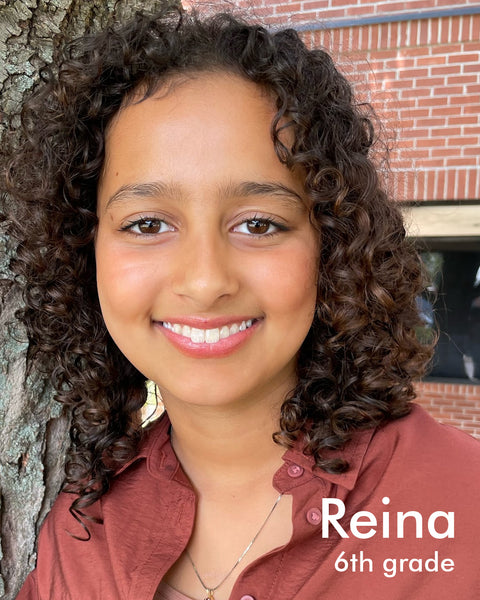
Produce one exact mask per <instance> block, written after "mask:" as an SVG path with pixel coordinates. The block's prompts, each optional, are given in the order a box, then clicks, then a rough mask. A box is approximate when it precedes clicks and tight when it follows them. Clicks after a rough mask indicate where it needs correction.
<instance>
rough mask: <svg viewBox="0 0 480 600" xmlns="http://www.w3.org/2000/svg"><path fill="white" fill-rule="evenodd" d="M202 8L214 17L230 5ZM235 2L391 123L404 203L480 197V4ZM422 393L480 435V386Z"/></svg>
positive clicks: (395, 173) (441, 386) (202, 0)
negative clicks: (292, 36) (300, 46)
mask: <svg viewBox="0 0 480 600" xmlns="http://www.w3.org/2000/svg"><path fill="white" fill-rule="evenodd" d="M184 4H187V5H188V4H191V2H187V0H185V2H184ZM194 4H195V6H197V7H198V6H202V5H203V6H204V7H205V8H206V9H207V10H208V7H213V8H214V9H218V7H219V6H221V5H222V4H225V3H222V2H221V1H218V0H217V1H211V0H210V1H208V0H195V2H194ZM229 4H230V5H231V4H233V5H235V6H237V7H239V8H241V9H242V11H245V12H246V13H247V14H249V15H250V17H253V18H256V17H257V18H259V19H260V20H261V21H262V22H264V23H267V24H270V25H272V26H276V25H281V26H287V25H288V26H292V27H295V28H296V29H298V30H299V31H300V32H302V35H303V37H304V40H305V41H306V43H307V44H309V45H311V46H316V47H318V46H323V47H325V48H327V49H328V50H329V51H330V52H331V53H332V55H333V56H334V58H335V60H336V62H337V63H338V64H339V66H340V68H341V69H342V70H343V72H344V73H345V74H346V75H347V76H348V78H349V79H350V80H351V81H352V82H353V83H354V86H355V90H356V93H357V94H358V96H359V98H360V99H362V100H363V99H365V100H367V101H370V102H371V103H372V104H373V106H374V107H375V109H376V111H377V113H378V114H379V116H380V118H381V119H382V120H383V121H384V123H385V124H386V134H387V137H388V139H389V140H390V141H391V144H392V152H391V156H390V158H391V168H392V176H391V178H390V187H391V190H392V192H393V194H394V196H395V197H396V198H397V199H398V200H417V201H418V200H425V201H428V200H466V199H468V200H478V199H480V150H479V148H480V14H479V13H480V3H479V2H473V1H472V2H458V3H455V2H452V1H451V0H450V1H445V0H409V1H406V2H396V1H378V2H374V1H369V0H357V2H352V1H351V0H350V1H348V0H298V1H297V0H290V1H281V0H236V1H234V2H230V3H227V4H226V5H227V6H228V5H229ZM455 12H457V13H458V12H460V13H462V14H457V15H454V14H452V13H455ZM432 15H433V16H432ZM479 211H480V208H479ZM479 217H480V214H479ZM417 392H418V401H419V402H420V403H421V404H423V405H424V406H425V407H426V408H427V409H428V410H429V411H430V412H431V413H432V414H433V415H434V416H435V417H437V418H438V419H439V420H441V421H443V422H445V423H450V424H452V425H455V426H457V427H460V428H462V429H464V430H466V431H467V432H468V433H471V434H472V435H475V436H476V437H478V438H480V386H475V385H462V384H458V383H455V384H453V383H440V382H439V383H430V382H424V383H420V384H418V386H417Z"/></svg>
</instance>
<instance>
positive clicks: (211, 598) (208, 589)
mask: <svg viewBox="0 0 480 600" xmlns="http://www.w3.org/2000/svg"><path fill="white" fill-rule="evenodd" d="M282 496H283V494H279V495H278V498H277V499H276V500H275V504H274V505H273V506H272V508H271V509H270V512H269V513H268V515H267V517H266V519H265V520H264V521H263V523H262V524H261V526H260V529H259V530H258V531H257V533H256V534H255V535H254V536H253V538H252V540H251V541H250V543H249V544H248V546H247V547H246V548H245V550H244V551H243V552H242V554H241V555H240V556H239V557H238V558H237V561H236V563H235V564H234V565H233V567H232V568H231V569H230V571H229V572H228V573H227V574H226V575H225V577H224V578H223V579H222V581H221V582H220V583H217V585H215V586H214V587H208V585H205V583H204V582H203V579H202V578H201V576H200V573H199V572H198V569H197V567H196V566H195V563H194V562H193V559H192V557H191V556H190V554H189V552H188V550H186V555H187V557H188V560H189V561H190V563H191V565H192V567H193V570H194V572H195V575H196V576H197V579H198V581H199V582H200V583H201V584H202V587H203V589H204V590H205V592H206V593H207V596H206V598H205V600H215V596H214V593H215V592H216V591H217V590H218V588H219V587H220V586H221V585H222V584H224V583H225V581H227V579H228V578H229V577H230V575H231V574H232V573H233V571H234V570H235V569H236V568H237V567H238V565H239V564H240V562H241V561H242V560H243V558H244V556H245V555H246V554H247V552H248V551H249V550H250V548H251V547H252V546H253V544H254V543H255V540H256V539H257V538H258V536H259V535H260V533H261V532H262V529H263V528H264V527H265V525H266V524H267V521H268V519H269V518H270V517H271V516H272V514H273V511H274V510H275V509H276V508H277V504H278V503H279V502H280V499H281V497H282Z"/></svg>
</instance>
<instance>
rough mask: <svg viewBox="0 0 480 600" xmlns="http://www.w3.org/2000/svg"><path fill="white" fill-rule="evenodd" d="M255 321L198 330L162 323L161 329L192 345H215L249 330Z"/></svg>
mask: <svg viewBox="0 0 480 600" xmlns="http://www.w3.org/2000/svg"><path fill="white" fill-rule="evenodd" d="M254 322H255V319H248V320H247V321H241V322H240V323H232V325H223V327H215V328H214V329H199V328H197V327H190V325H181V324H180V323H168V322H166V321H163V322H162V327H164V328H165V329H168V330H169V331H172V332H173V333H176V334H177V335H181V336H183V337H185V338H188V339H189V340H191V341H192V342H193V343H194V344H205V343H206V344H216V343H218V342H219V341H220V340H225V339H227V338H229V337H230V336H232V335H235V334H237V333H239V332H241V331H245V330H247V329H249V328H250V327H251V326H252V324H253V323H254Z"/></svg>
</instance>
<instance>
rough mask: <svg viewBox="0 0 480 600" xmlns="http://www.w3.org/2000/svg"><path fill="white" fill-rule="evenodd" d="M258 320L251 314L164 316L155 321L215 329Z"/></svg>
mask: <svg viewBox="0 0 480 600" xmlns="http://www.w3.org/2000/svg"><path fill="white" fill-rule="evenodd" d="M249 319H251V320H254V319H255V320H260V318H259V317H252V315H246V316H245V315H234V316H219V317H211V318H206V317H192V316H190V317H165V318H163V319H162V320H161V321H155V322H158V323H178V324H179V325H189V326H190V327H197V328H198V329H215V328H217V327H223V326H224V325H233V324H234V323H241V322H242V321H248V320H249Z"/></svg>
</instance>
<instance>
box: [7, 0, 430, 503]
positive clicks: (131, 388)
mask: <svg viewBox="0 0 480 600" xmlns="http://www.w3.org/2000/svg"><path fill="white" fill-rule="evenodd" d="M212 69H213V70H226V71H228V72H233V73H235V74H238V75H240V76H241V77H244V78H246V79H248V80H251V81H253V82H255V83H256V84H257V85H259V86H262V87H263V88H264V89H266V90H268V91H269V93H270V94H271V95H272V96H273V97H274V98H275V101H276V109H277V112H276V116H275V118H274V119H273V122H272V124H271V134H272V143H273V144H274V147H275V150H276V152H277V155H278V157H279V159H280V160H281V161H282V162H283V163H285V164H286V165H287V166H288V167H289V168H293V167H294V166H295V167H297V166H300V167H302V168H303V170H304V172H305V174H306V176H305V189H306V192H307V194H308V195H309V197H310V199H311V204H312V208H311V219H312V222H313V223H314V225H315V227H316V228H317V229H318V232H319V237H320V240H321V251H320V260H319V269H320V273H319V279H318V281H319V283H318V302H317V308H316V314H315V318H314V322H313V325H312V327H311V330H310V332H309V334H308V336H307V338H306V340H305V342H304V344H303V346H302V348H301V350H300V355H299V360H298V384H297V386H296V388H295V390H293V391H292V393H291V394H290V395H289V397H288V398H287V399H286V400H285V402H284V404H283V406H282V409H281V415H280V421H279V431H278V432H277V433H276V434H275V436H274V438H275V440H276V441H277V442H279V443H282V444H285V445H288V444H291V443H292V442H293V441H294V440H295V439H297V438H299V437H300V436H305V440H306V447H305V452H307V453H309V454H312V455H313V456H314V457H315V460H316V462H317V465H318V466H319V467H321V468H323V469H326V470H329V471H335V472H340V471H342V470H345V469H347V468H348V464H346V463H345V462H344V461H342V460H338V459H337V460H332V459H324V458H322V451H324V450H325V449H326V448H339V447H341V446H342V445H343V444H344V443H345V441H346V440H347V439H348V438H349V436H350V435H351V433H352V432H353V431H355V430H358V429H360V428H367V427H373V426H376V425H379V424H382V423H384V422H386V421H388V420H391V419H395V418H398V417H401V416H403V415H405V414H406V413H408V411H409V408H408V406H409V401H410V400H412V399H413V398H414V396H415V394H414V390H413V385H412V379H414V378H417V377H419V376H421V375H422V374H423V372H424V368H425V365H426V364H427V362H428V360H429V358H430V355H431V348H430V347H426V346H423V345H422V344H421V343H420V342H419V340H418V339H417V337H416V335H415V328H416V327H417V326H421V324H422V323H421V321H420V318H419V315H418V311H417V308H416V304H415V298H416V296H417V295H419V294H420V293H421V292H422V290H423V288H424V280H423V279H424V276H423V269H422V266H421V262H420V260H419V258H418V256H417V254H416V252H415V250H414V248H413V246H412V244H411V243H410V242H409V241H408V240H407V239H406V238H405V230H404V227H403V223H402V218H401V215H400V212H399V209H398V207H397V206H395V204H394V203H393V202H391V201H390V200H389V199H388V198H387V196H386V193H385V192H384V191H383V188H382V184H381V182H380V179H379V175H378V170H377V167H376V166H375V161H374V160H373V159H372V157H371V153H372V146H373V144H374V142H375V134H374V127H373V123H374V119H373V116H372V115H373V113H372V112H371V110H370V108H369V107H368V106H366V105H361V104H358V103H357V102H356V100H355V98H354V95H353V93H352V88H351V86H350V84H349V83H348V82H347V80H346V79H345V78H344V77H343V76H342V75H341V74H340V73H339V71H338V70H337V69H336V68H335V66H334V64H333V62H332V59H331V58H330V56H329V55H328V54H327V53H326V52H325V51H323V50H320V49H316V50H309V49H307V48H306V46H305V45H304V44H303V42H302V41H301V40H300V38H299V37H298V35H297V33H296V32H295V31H293V30H282V31H276V32H269V31H267V30H266V29H265V28H263V27H262V26H259V25H252V24H248V23H245V22H243V21H241V20H238V19H236V18H234V17H233V16H231V15H227V14H218V15H216V16H213V17H210V18H199V17H198V16H195V15H186V14H181V13H179V12H178V11H177V12H172V11H165V12H164V13H163V14H160V15H155V16H151V15H145V14H138V15H137V16H136V18H135V19H133V20H132V21H130V22H128V23H126V24H124V25H122V26H120V27H111V28H109V29H108V30H107V31H104V32H102V33H100V34H95V35H89V36H86V37H84V38H82V39H80V40H77V41H74V42H73V43H70V44H69V45H68V46H67V47H66V48H65V49H64V51H63V54H62V58H61V60H60V61H59V62H58V64H57V65H56V67H53V66H51V67H48V68H44V69H43V70H42V72H41V80H40V82H39V84H38V86H37V89H36V91H35V93H34V95H33V96H32V98H31V99H30V100H29V102H28V103H27V104H26V105H25V107H24V109H23V114H22V124H23V125H22V142H21V145H20V148H19V149H18V148H17V150H16V152H15V155H14V156H13V157H12V158H11V161H10V164H9V166H8V169H7V178H6V182H7V190H8V194H9V197H10V198H11V201H10V202H9V205H10V206H11V207H12V210H11V214H10V216H9V221H8V230H9V234H10V235H11V236H12V239H14V240H15V241H16V253H15V256H14V258H13V260H12V263H11V270H12V272H13V274H14V276H15V277H14V278H15V281H16V282H17V284H18V285H19V286H21V289H22V293H23V300H24V307H23V308H22V309H21V310H20V313H19V317H20V319H21V321H22V322H23V323H24V325H25V326H26V329H27V332H28V338H29V351H28V361H29V364H30V365H34V366H35V368H42V369H44V370H45V372H48V373H49V374H50V376H51V379H52V382H53V386H54V388H55V391H56V399H57V400H58V401H59V402H61V403H63V404H64V405H67V406H69V407H71V410H72V415H73V421H72V429H71V442H72V445H71V451H70V456H69V460H68V463H67V468H66V473H67V477H66V483H67V488H66V489H67V490H69V491H72V492H75V493H77V494H79V495H80V497H79V498H77V499H76V500H75V502H74V504H73V508H74V509H75V510H78V511H80V509H81V508H82V507H85V506H88V505H90V504H92V503H93V502H94V501H96V500H97V499H98V498H99V497H100V496H101V495H102V494H103V493H105V492H106V490H107V489H108V487H109V479H110V477H111V475H112V473H113V472H114V471H115V470H116V469H118V467H119V466H120V465H122V464H123V463H124V462H125V461H126V460H128V459H129V458H131V457H132V456H134V455H135V453H136V451H137V448H138V443H139V440H140V437H141V423H140V419H139V416H138V415H139V410H140V408H141V407H142V405H143V404H144V402H145V400H146V387H145V376H143V375H142V374H141V373H140V372H139V371H137V370H136V368H135V367H133V366H132V365H131V364H130V363H129V361H128V360H127V359H126V358H125V357H124V356H123V355H122V353H121V352H120V350H119V349H118V348H117V347H116V345H115V344H114V342H113V341H112V339H111V337H110V336H109V333H108V331H107V329H106V327H105V324H104V322H103V319H102V314H101V311H100V306H99V301H98V296H97V289H96V283H95V260H94V245H93V240H94V235H95V229H96V225H97V217H96V191H97V183H98V180H99V177H100V173H101V170H102V165H103V161H104V148H105V130H106V128H107V127H108V124H109V123H110V121H111V119H112V117H113V116H114V115H115V114H116V113H117V111H118V110H119V108H120V106H121V105H122V103H123V102H124V101H125V99H126V98H127V97H128V96H129V95H131V94H132V93H133V92H134V91H136V90H138V89H139V87H140V88H141V89H142V90H145V95H146V97H148V96H150V95H151V94H152V93H154V91H155V90H156V89H157V88H158V87H159V86H160V85H161V84H162V82H164V81H165V80H166V79H168V78H170V77H172V76H173V75H177V74H179V73H191V72H201V71H207V70H212ZM286 127H288V128H290V129H291V131H292V132H293V138H294V143H293V146H292V147H291V148H288V147H286V146H285V145H284V144H282V142H281V139H280V138H281V137H282V136H280V135H279V134H280V130H281V129H284V128H286Z"/></svg>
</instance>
